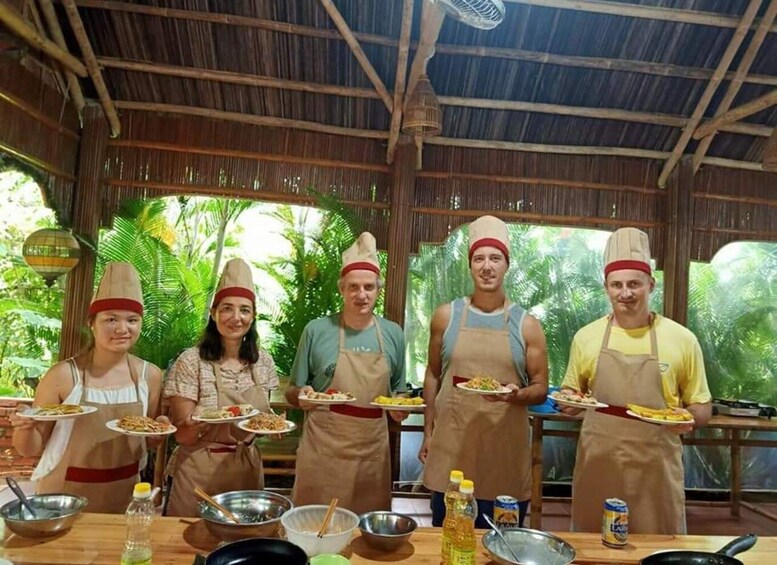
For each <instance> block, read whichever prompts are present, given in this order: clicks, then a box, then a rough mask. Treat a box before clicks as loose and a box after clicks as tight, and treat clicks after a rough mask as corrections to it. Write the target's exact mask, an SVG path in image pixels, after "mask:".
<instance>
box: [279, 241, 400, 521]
mask: <svg viewBox="0 0 777 565" xmlns="http://www.w3.org/2000/svg"><path fill="white" fill-rule="evenodd" d="M382 286H383V282H382V280H381V278H380V263H379V262H378V256H377V250H376V247H375V238H374V237H373V236H372V234H370V233H367V232H365V233H363V234H361V235H360V236H359V238H358V239H357V241H356V243H354V245H353V246H351V247H350V248H349V249H348V250H347V251H346V252H345V253H343V268H342V270H341V272H340V281H339V284H338V288H339V290H340V294H342V296H343V309H342V311H341V312H340V313H339V314H334V315H332V316H326V317H323V318H319V319H317V320H313V321H312V322H310V323H309V324H308V325H307V326H306V327H305V330H304V331H303V334H302V337H301V339H300V344H299V349H298V350H297V356H296V358H295V360H294V366H293V367H292V374H291V377H292V380H293V382H294V385H293V386H290V387H289V389H288V390H287V391H286V399H287V400H288V401H289V402H290V403H291V404H293V405H295V406H299V407H301V408H303V409H304V410H305V411H306V417H305V426H304V429H303V433H302V439H301V440H300V446H299V449H298V450H297V468H296V480H295V482H294V490H293V492H292V498H293V499H294V504H295V505H298V506H299V505H305V504H326V503H328V502H329V501H330V500H331V499H332V498H338V501H339V502H338V504H339V506H341V507H344V508H348V509H349V510H352V511H354V512H356V513H363V512H368V511H372V510H390V509H391V466H390V459H389V443H388V425H387V421H386V417H385V415H384V413H383V410H382V409H380V408H376V407H374V406H372V405H371V402H372V401H373V400H374V399H375V398H376V397H377V396H385V395H393V394H395V393H397V392H403V391H404V390H405V362H404V358H405V340H404V334H403V332H402V329H401V328H400V327H399V326H398V325H397V324H395V323H394V322H391V321H389V320H386V319H384V318H381V317H378V316H375V315H374V314H373V310H374V308H375V302H376V300H377V298H378V294H379V293H380V290H381V288H382ZM328 389H336V390H338V391H340V392H347V393H350V394H352V395H353V396H354V400H353V401H349V402H343V403H340V404H328V405H320V404H316V403H314V402H311V401H310V400H306V397H307V396H308V395H309V394H310V393H312V392H314V391H315V392H324V391H327V390H328ZM389 414H390V415H391V417H392V418H394V419H395V420H397V421H399V420H402V419H403V418H404V417H405V416H406V414H407V413H405V412H389Z"/></svg>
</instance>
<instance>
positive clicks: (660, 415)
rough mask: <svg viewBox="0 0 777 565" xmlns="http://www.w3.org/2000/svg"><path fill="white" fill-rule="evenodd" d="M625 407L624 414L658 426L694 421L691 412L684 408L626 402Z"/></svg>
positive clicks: (691, 422)
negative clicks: (654, 406)
mask: <svg viewBox="0 0 777 565" xmlns="http://www.w3.org/2000/svg"><path fill="white" fill-rule="evenodd" d="M626 408H627V410H626V414H628V415H629V416H634V417H635V418H638V419H640V420H642V421H643V422H649V423H651V424H658V425H660V426H677V425H680V424H693V423H694V419H693V414H691V413H690V412H688V410H685V409H684V408H647V407H645V406H640V405H639V404H627V405H626Z"/></svg>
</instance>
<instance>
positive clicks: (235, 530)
mask: <svg viewBox="0 0 777 565" xmlns="http://www.w3.org/2000/svg"><path fill="white" fill-rule="evenodd" d="M213 499H214V500H215V501H216V502H218V503H219V504H221V505H222V506H224V507H226V508H227V510H229V511H230V512H232V513H233V514H234V515H235V516H237V518H238V519H239V520H240V523H239V524H235V523H234V522H232V521H231V520H229V519H228V518H227V517H226V516H224V514H222V513H221V512H220V511H218V510H216V509H215V508H213V507H212V506H211V505H210V504H208V503H207V502H200V504H199V505H198V507H197V510H198V512H199V514H200V516H201V517H202V519H203V520H204V521H205V526H206V527H207V528H208V531H209V532H210V533H211V534H212V535H213V536H214V537H216V538H218V539H220V540H222V541H236V540H241V539H245V538H270V537H273V536H275V534H276V533H277V532H278V528H279V527H280V525H281V516H282V515H283V514H284V513H285V512H287V511H288V510H291V509H292V508H293V507H294V504H292V502H291V500H289V499H288V498H286V497H285V496H281V495H280V494H276V493H274V492H269V491H266V490H235V491H231V492H224V493H221V494H217V495H216V496H214V497H213Z"/></svg>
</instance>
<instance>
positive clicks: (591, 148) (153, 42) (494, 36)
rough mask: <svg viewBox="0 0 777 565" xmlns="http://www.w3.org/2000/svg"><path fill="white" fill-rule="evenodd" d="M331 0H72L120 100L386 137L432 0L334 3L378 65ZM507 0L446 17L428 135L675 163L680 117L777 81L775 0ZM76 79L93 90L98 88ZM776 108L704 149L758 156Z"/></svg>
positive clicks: (735, 156)
mask: <svg viewBox="0 0 777 565" xmlns="http://www.w3.org/2000/svg"><path fill="white" fill-rule="evenodd" d="M72 2H73V0H63V4H64V5H67V4H70V3H72ZM327 3H328V2H324V1H319V0H252V1H234V2H226V1H207V0H143V1H132V2H129V1H105V0H75V4H76V5H77V6H78V11H79V13H80V15H81V18H82V20H83V24H84V29H85V31H86V34H85V37H86V39H88V41H89V43H90V44H91V46H92V48H93V50H94V53H95V55H96V57H97V60H98V62H99V64H100V67H101V69H102V76H103V77H104V79H105V84H106V85H107V95H108V97H109V98H110V99H111V100H112V101H113V102H114V103H115V105H116V106H117V107H118V109H119V112H121V110H122V109H125V110H126V109H138V108H140V109H147V110H167V111H174V112H177V113H185V112H187V111H190V110H188V109H187V108H189V109H191V108H194V109H197V110H191V111H198V112H200V113H201V114H202V113H203V109H204V110H205V113H207V111H208V110H212V111H222V112H231V113H237V114H243V115H247V116H260V117H270V118H282V119H284V120H294V122H288V123H285V122H281V123H282V124H284V125H290V126H292V127H302V128H305V127H307V126H306V124H310V123H315V124H326V125H328V126H339V127H342V128H349V129H353V130H359V131H353V132H350V133H353V134H355V135H361V136H364V137H375V138H388V137H389V130H390V129H391V121H392V112H391V110H390V109H389V106H392V98H394V94H393V93H394V90H395V86H396V82H397V77H401V78H400V83H402V82H405V81H404V80H403V78H404V76H405V75H403V74H402V73H401V72H400V73H397V66H398V62H400V60H401V59H402V58H401V57H400V56H399V54H400V51H401V50H400V48H399V47H400V44H402V43H403V42H402V41H401V35H402V24H403V5H406V4H413V15H412V22H413V23H412V28H411V29H412V31H411V34H410V54H409V61H408V63H407V64H406V69H407V70H406V73H415V72H416V71H417V69H414V70H411V68H412V62H413V59H414V54H415V52H416V47H417V45H418V40H419V38H420V37H421V32H422V30H421V27H422V26H421V17H422V16H421V14H422V2H421V0H416V1H415V2H403V0H336V1H335V2H333V6H334V7H335V8H336V10H338V11H339V13H340V14H341V15H342V18H343V20H344V22H345V24H347V27H348V28H349V29H350V30H351V31H352V32H353V37H352V38H351V39H352V40H355V41H356V42H358V44H359V46H360V47H361V49H362V50H363V53H364V54H365V55H366V59H367V61H368V66H369V65H371V67H372V69H374V73H375V76H374V77H373V80H371V79H370V78H368V74H367V72H366V71H365V69H364V68H363V67H364V65H362V64H360V62H359V61H357V59H356V57H355V56H354V52H353V51H352V49H351V47H349V45H348V43H346V41H345V40H344V39H343V35H342V33H341V31H339V30H338V29H337V27H336V24H335V23H334V21H333V18H332V16H331V13H330V12H331V10H330V11H328V10H327V8H326V6H325V4H327ZM506 7H507V10H506V17H505V20H504V22H503V23H502V24H501V25H499V26H498V27H497V28H496V29H494V30H491V31H481V30H477V29H474V28H472V27H469V26H467V25H465V24H463V23H460V22H458V21H456V20H454V19H452V18H451V17H446V18H445V20H444V22H443V23H442V27H441V29H440V31H439V38H438V39H437V42H436V49H435V51H436V53H435V55H434V57H433V58H432V59H431V60H430V61H429V64H428V75H429V77H430V79H431V82H432V84H433V85H434V88H435V89H436V91H437V94H438V96H439V97H440V102H441V103H442V105H443V131H442V135H441V138H437V139H432V140H431V141H430V142H431V143H436V144H459V145H464V146H486V147H489V146H495V145H497V144H495V143H494V142H507V144H503V148H507V149H516V150H530V151H540V152H555V153H582V154H597V153H604V154H616V155H617V154H623V155H630V156H636V157H644V158H648V159H657V160H663V161H667V160H670V158H671V154H672V152H673V151H674V152H675V157H678V156H679V155H680V154H683V153H685V154H693V153H695V152H697V148H698V146H699V143H700V142H699V141H696V140H693V139H691V140H690V141H688V142H686V140H684V139H681V135H682V132H683V129H684V128H686V127H687V129H688V130H689V131H688V134H689V135H690V133H691V131H692V130H694V129H696V126H697V125H699V123H704V120H707V119H709V118H711V117H713V116H715V115H716V114H717V113H724V112H725V111H726V110H729V109H730V108H735V107H737V106H740V105H742V104H743V103H745V102H749V101H751V100H753V99H755V98H757V97H759V96H762V95H764V94H766V93H769V92H771V91H774V90H775V89H777V25H775V24H774V23H773V19H774V16H775V12H777V3H776V2H773V1H771V0H763V1H761V0H749V1H744V0H742V1H739V2H731V1H729V0H643V1H636V0H632V1H627V0H617V1H616V0H597V1H594V0H587V1H576V2H572V1H570V0H507V1H506ZM57 10H58V14H59V19H60V22H61V24H62V28H63V30H64V34H65V37H66V40H67V42H68V46H69V48H70V51H71V52H73V53H79V54H80V53H81V51H80V47H83V42H81V43H80V46H79V42H78V41H76V37H75V36H74V34H73V31H72V29H73V27H72V25H71V24H72V18H71V19H70V20H69V19H68V17H67V15H66V14H65V11H64V10H63V9H62V6H59V5H58V6H57ZM428 19H429V20H430V21H431V20H432V19H433V18H431V17H430V18H428ZM738 26H739V27H738ZM430 27H433V26H432V25H431V24H430V22H429V21H427V24H426V26H425V29H426V32H425V34H426V35H427V36H429V37H431V39H432V42H433V41H434V31H435V30H434V29H428V28H430ZM748 30H749V31H748ZM346 35H347V33H346ZM427 39H428V37H427ZM85 58H86V59H88V57H85ZM87 62H88V61H87ZM402 66H405V65H402ZM202 71H208V72H206V73H205V74H203V73H202ZM718 79H721V80H718ZM410 81H411V82H412V79H410ZM81 82H82V85H83V86H84V87H85V89H86V95H87V96H96V95H97V93H96V92H95V91H94V87H93V86H92V84H91V82H86V81H83V80H82V81H81ZM378 83H382V84H383V85H385V89H386V90H385V91H383V92H382V96H381V94H379V90H381V89H380V86H378V87H377V88H376V86H375V85H376V84H378ZM399 86H400V89H401V88H403V86H404V85H402V84H400V85H399ZM400 94H401V92H400ZM396 99H397V100H400V101H401V100H402V98H401V96H400V97H396ZM158 105H172V106H177V108H176V107H165V106H158ZM181 107H186V108H181ZM214 116H215V117H219V115H218V114H214ZM695 116H696V117H698V118H699V119H698V120H697V119H694V117H695ZM222 117H230V116H226V115H222ZM231 117H233V118H234V117H235V116H231ZM236 117H237V118H238V119H239V118H240V116H236ZM259 123H261V121H260V122H259ZM775 124H777V106H772V107H771V108H768V109H766V110H763V111H760V112H757V113H755V114H753V115H750V116H748V117H747V118H745V120H740V121H738V122H736V123H734V124H729V125H727V126H724V127H723V129H722V131H720V132H718V133H717V134H716V135H714V138H710V139H711V140H712V141H711V143H710V144H709V148H702V149H703V151H702V150H700V151H699V152H698V153H697V161H698V163H699V164H717V165H723V166H733V167H737V168H750V169H755V170H757V169H759V168H760V160H761V155H762V152H763V147H764V144H765V142H766V139H767V137H768V136H769V134H770V133H771V131H772V128H773V127H774V126H775ZM397 125H398V124H397ZM343 133H349V132H348V131H345V132H343ZM686 143H687V144H686ZM524 144H531V145H524Z"/></svg>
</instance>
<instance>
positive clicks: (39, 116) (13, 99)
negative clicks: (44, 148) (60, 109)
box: [0, 88, 78, 141]
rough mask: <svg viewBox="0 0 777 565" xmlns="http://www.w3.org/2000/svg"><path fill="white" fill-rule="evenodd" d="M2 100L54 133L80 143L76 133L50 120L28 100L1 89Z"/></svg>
mask: <svg viewBox="0 0 777 565" xmlns="http://www.w3.org/2000/svg"><path fill="white" fill-rule="evenodd" d="M0 100H3V101H4V102H7V103H8V104H10V105H11V106H14V107H16V108H18V109H19V110H21V111H22V112H24V113H25V114H27V115H28V116H30V117H31V118H32V119H34V120H35V121H37V122H39V123H41V124H43V125H44V126H46V127H47V128H49V129H50V130H52V131H55V132H57V133H60V134H62V135H66V136H67V137H69V138H71V139H75V140H76V141H78V134H77V133H76V132H74V131H73V130H72V129H70V128H66V127H65V126H63V125H62V124H60V123H59V122H58V121H56V120H54V119H52V118H50V117H49V116H47V115H46V114H44V113H43V112H41V111H40V110H38V109H37V108H35V107H34V106H32V105H31V104H30V103H29V102H27V101H26V100H22V99H21V98H19V97H18V96H15V95H14V94H11V93H10V92H8V91H7V90H4V89H3V88H0Z"/></svg>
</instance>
